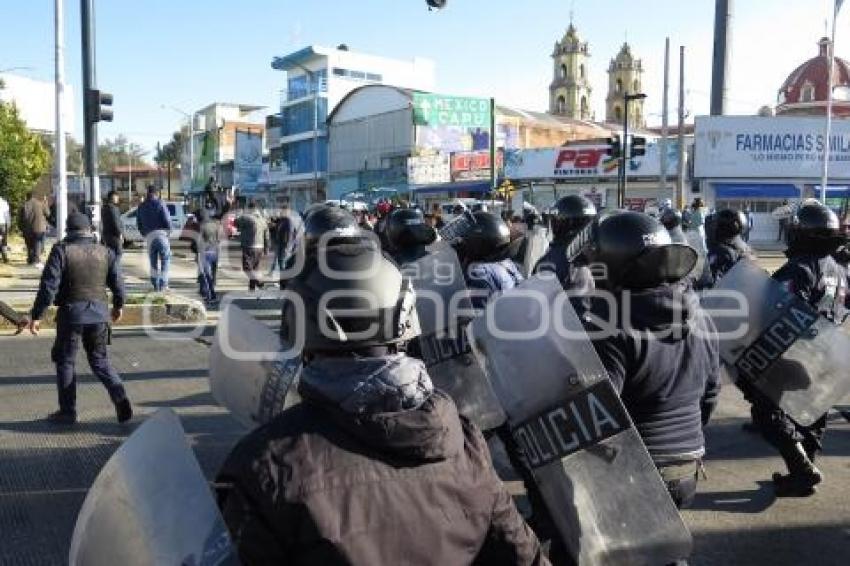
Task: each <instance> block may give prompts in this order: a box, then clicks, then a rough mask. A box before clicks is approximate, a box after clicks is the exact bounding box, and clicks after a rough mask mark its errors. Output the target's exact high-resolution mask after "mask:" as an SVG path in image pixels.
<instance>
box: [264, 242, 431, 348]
mask: <svg viewBox="0 0 850 566" xmlns="http://www.w3.org/2000/svg"><path fill="white" fill-rule="evenodd" d="M318 255H319V261H316V262H312V263H311V264H309V266H308V268H307V269H305V270H304V271H303V272H302V273H300V274H299V275H298V276H296V277H295V278H294V279H292V281H291V282H290V283H289V286H288V288H287V290H288V291H290V292H292V293H294V294H295V295H296V296H297V299H300V301H301V305H303V310H302V309H301V305H298V304H296V303H297V299H296V298H287V299H285V301H284V308H283V326H282V329H281V330H282V335H283V338H284V340H286V341H288V342H289V343H290V344H294V345H298V342H299V337H301V336H303V340H304V348H303V351H304V352H305V353H308V354H309V353H316V352H319V353H321V352H328V353H333V352H347V351H357V350H363V349H365V348H371V347H377V346H388V345H394V344H398V343H400V342H404V341H407V340H410V339H411V338H414V337H415V336H417V335H418V334H419V324H418V319H417V317H416V307H415V294H414V292H413V287H412V285H411V284H410V280H409V279H405V278H404V277H403V276H402V274H401V273H400V272H399V270H398V269H397V268H396V267H395V265H393V263H392V262H391V261H389V260H388V259H386V258H385V257H384V256H383V254H382V253H381V251H380V249H379V248H378V246H377V244H376V242H374V241H369V240H362V241H360V242H357V243H348V244H340V245H333V246H329V247H326V248H325V247H323V248H322V249H320V250H318Z"/></svg>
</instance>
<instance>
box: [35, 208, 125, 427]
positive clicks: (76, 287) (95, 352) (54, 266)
mask: <svg viewBox="0 0 850 566" xmlns="http://www.w3.org/2000/svg"><path fill="white" fill-rule="evenodd" d="M66 226H67V231H68V236H67V237H66V238H65V239H64V240H62V241H61V242H59V243H57V244H55V245H54V246H53V249H52V250H51V251H50V256H49V258H48V260H47V263H46V264H45V266H44V272H43V273H42V275H41V284H40V285H39V289H38V295H37V296H36V298H35V304H34V305H33V307H32V312H31V321H30V331H31V332H33V333H37V332H38V329H39V321H40V320H41V318H42V316H44V313H45V311H47V308H48V307H49V306H50V305H51V304H53V303H54V302H55V304H56V305H57V306H58V310H57V312H56V341H55V343H54V344H53V350H52V352H51V357H52V359H53V362H54V363H55V364H56V377H57V380H56V382H57V387H58V389H59V410H58V411H56V412H54V413H51V414H50V415H49V416H48V417H47V419H48V421H49V422H52V423H56V424H74V423H76V422H77V395H76V390H77V383H76V379H77V377H76V373H75V371H74V362H75V359H76V356H77V349H78V348H79V343H80V340H82V343H83V349H85V352H86V356H87V357H88V362H89V366H90V367H91V370H92V372H93V373H94V374H95V376H97V378H98V379H100V381H101V383H103V385H104V387H106V390H107V391H108V392H109V397H110V398H111V399H112V402H113V404H114V405H115V412H116V415H117V417H118V422H122V423H123V422H125V421H128V420H130V418H132V416H133V410H132V408H131V406H130V401H129V399H128V398H127V393H126V391H125V390H124V385H123V384H122V382H121V378H120V376H119V375H118V373H117V372H116V371H115V368H113V367H112V364H111V363H110V361H109V351H108V350H107V345H108V341H109V320H110V318H111V319H112V321H113V322H115V321H118V320H120V319H121V315H122V312H121V309H122V307H123V306H124V283H123V281H122V277H121V268H120V264H119V262H118V260H117V259H116V256H115V253H114V252H113V251H112V250H110V249H108V248H107V247H105V246H103V245H101V244H98V243H97V242H96V241H95V239H94V235H93V234H92V232H91V221H90V220H89V217H88V216H86V215H85V214H80V213H75V214H71V215H70V216H68V220H67V224H66ZM107 287H108V288H109V290H110V291H112V311H111V313H110V312H109V308H108V306H107V302H106V301H107V296H106V288H107Z"/></svg>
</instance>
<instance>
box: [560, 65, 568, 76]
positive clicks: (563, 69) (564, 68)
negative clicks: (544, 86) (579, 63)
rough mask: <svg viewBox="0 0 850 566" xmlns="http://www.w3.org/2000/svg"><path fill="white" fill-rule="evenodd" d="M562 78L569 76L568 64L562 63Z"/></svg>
mask: <svg viewBox="0 0 850 566" xmlns="http://www.w3.org/2000/svg"><path fill="white" fill-rule="evenodd" d="M561 78H562V79H565V78H567V66H566V65H561Z"/></svg>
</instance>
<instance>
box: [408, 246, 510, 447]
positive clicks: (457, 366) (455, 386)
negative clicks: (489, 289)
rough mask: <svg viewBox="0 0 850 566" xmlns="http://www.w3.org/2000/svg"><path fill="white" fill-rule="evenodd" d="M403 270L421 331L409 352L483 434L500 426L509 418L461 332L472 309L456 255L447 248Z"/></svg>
mask: <svg viewBox="0 0 850 566" xmlns="http://www.w3.org/2000/svg"><path fill="white" fill-rule="evenodd" d="M402 271H403V272H404V274H405V275H406V276H408V277H410V280H411V282H412V283H413V287H414V289H415V291H416V313H417V316H418V318H419V325H420V328H421V335H420V336H418V337H416V338H415V339H413V340H412V341H411V342H410V343H409V344H408V353H409V354H410V355H412V356H415V357H417V358H420V359H421V360H422V361H424V362H425V366H426V367H427V368H428V374H429V375H430V376H431V379H432V381H433V382H434V385H435V386H436V387H437V388H438V389H442V390H443V391H445V392H446V393H448V394H449V396H451V398H452V399H453V400H454V402H455V404H456V405H457V407H458V410H459V411H460V413H461V414H462V415H464V416H466V417H468V418H469V419H470V420H472V421H473V422H474V423H475V424H477V425H478V427H479V428H481V429H482V430H489V429H492V428H495V427H497V426H499V425H500V424H502V423H503V422H505V414H504V412H503V411H502V407H501V406H500V405H499V401H498V399H496V396H495V395H494V393H493V391H492V389H491V388H490V383H489V381H488V380H487V376H486V375H485V374H484V371H483V370H482V369H481V367H480V366H479V364H478V363H477V362H476V361H475V358H474V356H473V354H472V350H471V349H470V347H469V343H468V341H467V339H466V333H465V332H463V327H464V326H465V325H466V323H467V322H468V321H469V316H470V313H471V306H470V303H469V298H468V296H467V289H466V284H465V282H464V278H463V270H462V268H461V266H460V262H459V261H458V258H457V254H455V251H454V250H453V249H452V248H451V247H450V246H448V245H445V244H443V245H442V246H439V247H437V248H435V250H434V251H433V252H432V253H430V254H428V255H427V256H425V257H423V258H421V259H419V260H417V261H415V262H412V263H410V264H407V265H405V266H404V267H403V268H402Z"/></svg>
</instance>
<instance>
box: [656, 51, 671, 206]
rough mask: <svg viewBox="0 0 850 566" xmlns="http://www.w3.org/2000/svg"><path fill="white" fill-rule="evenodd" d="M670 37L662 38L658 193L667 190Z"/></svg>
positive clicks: (664, 192) (663, 192)
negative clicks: (662, 69)
mask: <svg viewBox="0 0 850 566" xmlns="http://www.w3.org/2000/svg"><path fill="white" fill-rule="evenodd" d="M669 92H670V38H669V37H668V38H667V39H665V40H664V92H663V95H662V100H661V144H660V146H659V150H660V152H661V156H660V157H661V175H660V176H659V178H658V190H659V193H658V194H659V195H661V194H666V190H667V138H668V136H669V135H670V130H669V124H668V120H667V114H668V113H669V112H670V100H669Z"/></svg>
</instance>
